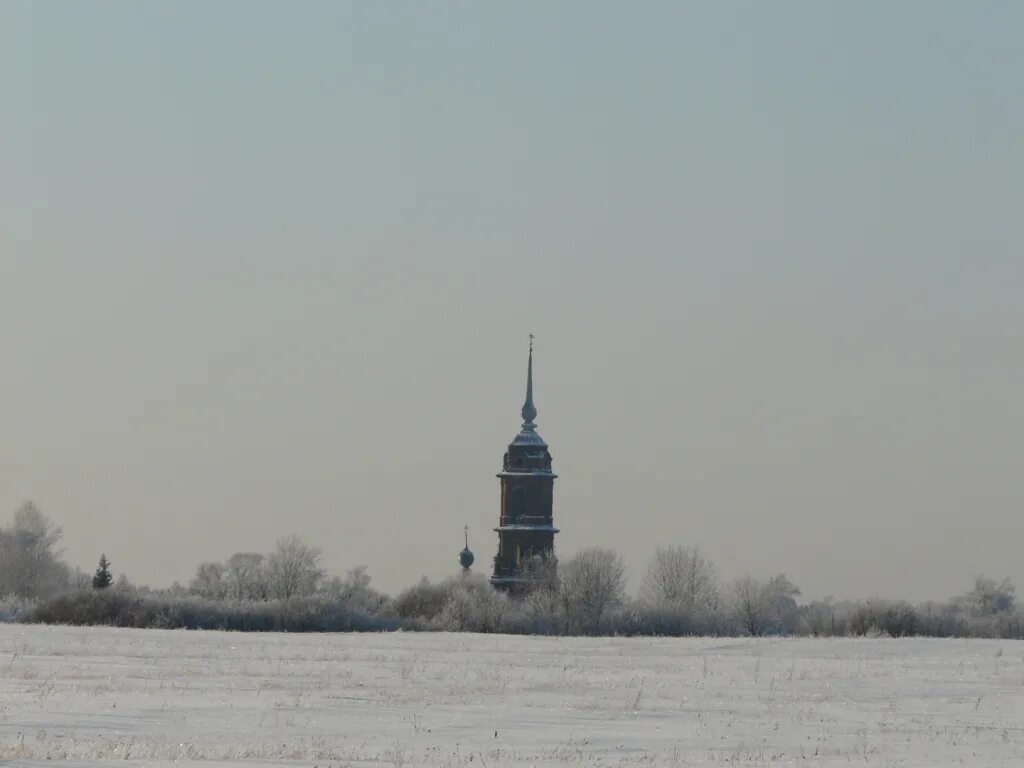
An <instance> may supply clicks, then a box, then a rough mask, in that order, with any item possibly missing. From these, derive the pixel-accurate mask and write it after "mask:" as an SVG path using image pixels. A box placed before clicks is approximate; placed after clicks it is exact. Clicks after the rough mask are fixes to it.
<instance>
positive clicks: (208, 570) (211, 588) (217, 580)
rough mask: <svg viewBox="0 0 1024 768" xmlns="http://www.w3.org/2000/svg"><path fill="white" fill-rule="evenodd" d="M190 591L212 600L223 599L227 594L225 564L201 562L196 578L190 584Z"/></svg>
mask: <svg viewBox="0 0 1024 768" xmlns="http://www.w3.org/2000/svg"><path fill="white" fill-rule="evenodd" d="M188 588H189V592H193V593H195V594H197V595H200V596H201V597H208V598H210V599H212V600H223V599H224V596H225V595H226V594H227V584H226V583H225V582H224V566H223V565H221V564H220V563H200V565H199V567H198V568H196V575H195V578H194V579H192V583H191V584H189V587H188Z"/></svg>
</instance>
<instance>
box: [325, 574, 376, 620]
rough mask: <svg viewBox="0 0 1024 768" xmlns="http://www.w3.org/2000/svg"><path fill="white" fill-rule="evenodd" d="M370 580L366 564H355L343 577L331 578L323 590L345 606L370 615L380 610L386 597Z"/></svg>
mask: <svg viewBox="0 0 1024 768" xmlns="http://www.w3.org/2000/svg"><path fill="white" fill-rule="evenodd" d="M370 582H371V579H370V574H368V573H367V572H366V566H365V565H357V566H356V567H355V568H350V569H349V571H348V572H347V573H346V574H345V576H344V578H339V577H338V576H335V577H334V578H332V579H331V580H330V581H329V582H328V583H327V587H326V589H325V591H326V592H327V594H329V595H330V596H331V597H333V598H334V599H335V600H337V601H338V602H340V603H342V604H343V605H344V606H346V607H347V608H349V609H351V610H353V611H360V612H362V613H365V614H366V615H368V616H372V615H374V614H376V613H377V612H378V611H380V610H381V608H382V607H383V606H384V604H385V603H386V602H387V600H388V598H387V597H386V596H384V595H382V594H381V593H380V592H378V591H377V590H375V589H374V588H373V587H372V586H370Z"/></svg>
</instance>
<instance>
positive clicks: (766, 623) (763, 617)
mask: <svg viewBox="0 0 1024 768" xmlns="http://www.w3.org/2000/svg"><path fill="white" fill-rule="evenodd" d="M799 594H800V590H799V589H798V588H797V586H796V585H795V584H793V582H791V581H790V580H789V579H788V578H786V575H785V574H783V573H780V574H778V575H777V576H773V577H772V578H771V579H769V580H768V581H767V582H760V581H757V580H756V579H753V578H751V577H750V576H743V577H741V578H739V579H737V580H736V581H734V582H733V584H732V587H731V588H730V590H729V608H730V612H731V613H732V617H733V620H734V621H735V622H736V624H737V625H738V626H739V628H740V629H742V630H743V631H745V632H748V633H750V634H751V635H763V634H766V633H768V632H779V633H783V634H790V633H793V632H796V631H797V628H798V625H799V619H800V609H799V607H798V606H797V604H796V596H797V595H799Z"/></svg>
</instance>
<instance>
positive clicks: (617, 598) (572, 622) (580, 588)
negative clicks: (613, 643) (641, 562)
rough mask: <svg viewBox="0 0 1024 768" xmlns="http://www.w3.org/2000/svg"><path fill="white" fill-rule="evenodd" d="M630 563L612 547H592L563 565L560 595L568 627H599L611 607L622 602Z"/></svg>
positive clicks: (566, 626)
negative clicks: (626, 563)
mask: <svg viewBox="0 0 1024 768" xmlns="http://www.w3.org/2000/svg"><path fill="white" fill-rule="evenodd" d="M625 573H626V567H625V565H623V563H622V558H620V557H619V556H618V554H616V553H615V552H614V551H612V550H610V549H604V548H603V547H591V548H590V549H584V550H582V551H580V552H577V553H576V554H575V555H573V556H572V557H570V558H569V559H568V560H565V561H564V562H563V563H562V564H561V565H560V567H559V581H560V586H559V597H560V602H561V607H562V611H563V614H564V617H565V628H566V630H567V631H568V632H570V633H572V634H575V633H577V632H581V631H589V630H593V629H596V628H597V625H598V623H599V622H600V621H601V617H602V616H604V615H605V613H606V612H607V611H608V609H610V608H612V607H614V606H615V605H618V604H619V603H621V602H622V599H623V596H624V594H625V588H626V577H625Z"/></svg>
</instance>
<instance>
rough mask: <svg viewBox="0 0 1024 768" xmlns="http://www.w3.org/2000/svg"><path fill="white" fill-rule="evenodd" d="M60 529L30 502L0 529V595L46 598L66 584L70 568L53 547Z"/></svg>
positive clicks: (23, 505) (20, 508)
mask: <svg viewBox="0 0 1024 768" xmlns="http://www.w3.org/2000/svg"><path fill="white" fill-rule="evenodd" d="M62 535H63V532H62V531H61V529H60V526H58V525H55V524H54V523H53V521H52V520H50V519H49V518H48V517H46V515H44V514H43V513H42V512H40V511H39V508H38V507H37V506H36V505H35V504H34V503H33V502H31V501H26V502H25V503H24V504H22V505H21V506H20V507H18V509H17V510H16V511H15V513H14V522H13V525H11V527H10V528H0V595H3V594H13V595H17V596H19V597H28V598H36V597H47V596H49V595H52V594H54V593H55V592H57V591H59V590H61V589H63V588H65V587H67V585H68V582H69V580H70V573H71V572H70V570H69V569H68V567H67V566H66V565H65V564H64V563H63V562H62V561H61V559H60V555H61V553H60V551H59V550H57V549H56V546H57V542H58V541H60V538H61V536H62Z"/></svg>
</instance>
